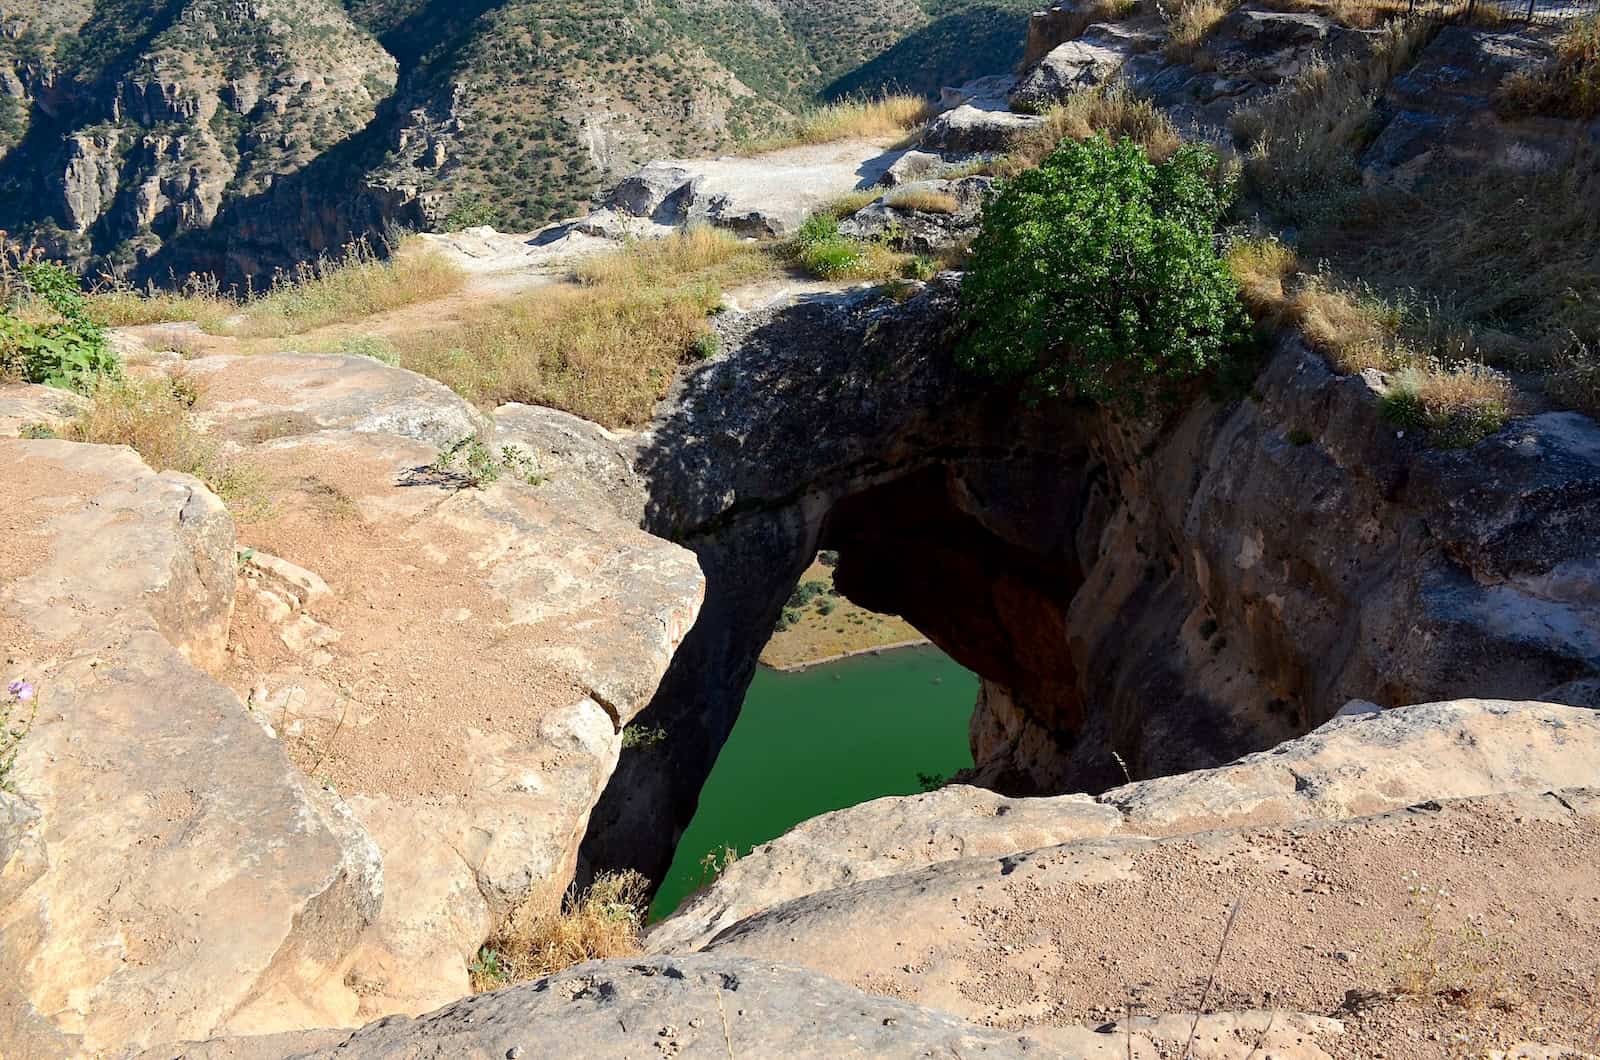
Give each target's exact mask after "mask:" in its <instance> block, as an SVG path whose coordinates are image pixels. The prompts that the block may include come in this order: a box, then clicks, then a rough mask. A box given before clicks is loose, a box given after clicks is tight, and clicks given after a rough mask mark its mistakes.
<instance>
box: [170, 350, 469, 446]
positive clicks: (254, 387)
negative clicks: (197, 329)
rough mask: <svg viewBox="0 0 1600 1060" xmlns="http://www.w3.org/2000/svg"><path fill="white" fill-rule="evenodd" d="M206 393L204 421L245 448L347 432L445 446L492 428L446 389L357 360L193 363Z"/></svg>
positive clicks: (286, 357)
mask: <svg viewBox="0 0 1600 1060" xmlns="http://www.w3.org/2000/svg"><path fill="white" fill-rule="evenodd" d="M185 370H186V372H188V373H189V374H190V375H191V376H192V377H193V378H194V380H195V381H196V384H197V385H198V386H200V387H202V388H204V390H205V401H204V402H203V403H202V404H200V405H199V406H197V413H198V415H199V416H200V418H201V421H202V423H203V424H204V425H206V426H207V427H208V429H209V431H210V432H211V433H212V434H214V435H216V436H218V437H222V438H227V439H229V440H231V441H233V442H236V443H238V444H240V445H245V446H248V445H254V444H259V443H262V442H268V441H271V440H272V439H274V438H282V437H290V436H295V435H303V434H310V433H313V432H315V431H324V430H343V431H352V432H355V433H358V434H389V435H395V436H398V437H402V438H411V439H415V440H417V441H419V442H427V443H431V444H433V445H435V446H445V445H448V444H450V443H451V442H454V441H456V440H458V439H460V438H462V437H465V436H467V435H475V434H478V433H480V432H482V431H484V430H486V429H487V421H486V420H485V419H484V417H483V416H482V415H481V414H480V413H478V412H477V410H475V409H474V408H473V407H472V406H471V405H469V404H467V403H466V402H465V401H462V400H461V399H460V398H459V397H457V396H456V395H455V394H453V393H451V391H450V388H449V387H446V386H445V385H444V384H443V383H439V382H436V381H434V380H432V379H428V378H427V377H425V376H420V375H417V374H416V373H415V372H408V371H406V370H404V369H402V368H391V367H389V366H388V365H386V364H383V363H382V362H380V361H375V360H372V359H371V358H369V357H357V356H353V355H339V354H319V355H315V356H307V355H302V354H270V355H260V356H249V357H238V356H229V355H221V356H215V357H202V358H198V359H195V360H192V361H189V362H187V363H186V368H185Z"/></svg>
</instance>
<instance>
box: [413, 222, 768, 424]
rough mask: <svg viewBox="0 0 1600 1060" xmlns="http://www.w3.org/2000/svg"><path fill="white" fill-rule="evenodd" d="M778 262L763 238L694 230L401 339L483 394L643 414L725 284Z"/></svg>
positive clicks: (449, 377)
mask: <svg viewBox="0 0 1600 1060" xmlns="http://www.w3.org/2000/svg"><path fill="white" fill-rule="evenodd" d="M771 267H772V262H771V259H770V258H769V256H768V255H767V254H766V253H765V252H764V251H763V250H762V249H761V248H759V247H756V246H753V245H751V244H746V243H741V242H739V241H738V240H737V239H735V238H734V237H732V236H730V235H728V234H727V233H725V232H720V231H714V230H711V229H691V230H689V231H688V232H685V233H683V234H681V235H676V236H672V237H670V238H668V239H664V240H659V241H655V242H641V243H637V244H634V245H632V246H630V247H627V248H625V249H623V250H621V251H618V252H616V253H614V254H610V255H607V256H605V257H600V258H594V259H591V260H589V261H587V262H585V263H584V264H583V265H581V266H580V267H579V268H578V269H577V270H576V271H575V275H574V279H575V281H576V282H574V283H571V284H559V285H553V286H549V287H541V288H538V289H535V290H533V291H530V292H528V293H526V294H523V295H518V296H516V297H514V298H509V299H505V300H502V301H497V302H490V303H486V304H483V305H478V306H473V307H469V308H467V309H465V310H463V312H462V314H461V319H460V323H459V325H458V326H454V327H451V328H449V329H446V330H436V331H425V332H420V333H416V334H412V335H407V336H400V337H397V338H396V339H395V349H396V352H397V354H398V357H399V361H400V364H401V365H402V366H403V367H406V368H410V369H412V370H413V371H417V372H421V373H422V374H423V375H428V376H432V377H433V378H435V379H438V380H440V381H441V382H443V383H445V384H446V385H448V386H450V387H451V388H453V389H454V390H456V391H457V392H458V393H460V394H462V395H463V396H465V397H467V398H468V399H469V400H472V401H475V402H477V403H479V404H481V405H486V406H493V405H498V404H500V403H502V402H506V401H520V402H526V403H529V404H537V405H549V406H551V407H554V408H559V409H564V410H566V411H568V412H571V413H574V414H576V415H579V416H583V417H584V418H586V419H590V420H594V421H595V422H597V423H601V424H604V425H605V426H608V427H630V426H637V425H639V424H642V423H644V422H646V421H647V420H648V419H649V418H650V414H651V410H652V409H653V408H654V406H655V403H656V402H657V401H659V400H660V399H661V398H662V397H664V396H665V394H666V391H667V387H668V386H669V385H671V382H672V375H673V372H674V371H675V370H676V369H677V367H678V365H680V364H682V363H683V362H684V361H685V359H686V358H687V357H688V356H689V355H690V354H691V352H692V351H693V350H694V349H695V346H696V343H697V342H700V341H701V340H702V339H703V337H704V336H705V335H706V334H707V330H708V329H707V324H706V319H707V315H708V314H710V313H711V312H712V311H713V310H715V309H716V308H717V306H718V305H720V303H721V300H722V288H723V285H724V284H728V283H733V282H738V281H741V280H746V279H752V278H754V277H755V276H757V275H759V274H760V273H762V272H763V271H765V270H767V269H769V268H771Z"/></svg>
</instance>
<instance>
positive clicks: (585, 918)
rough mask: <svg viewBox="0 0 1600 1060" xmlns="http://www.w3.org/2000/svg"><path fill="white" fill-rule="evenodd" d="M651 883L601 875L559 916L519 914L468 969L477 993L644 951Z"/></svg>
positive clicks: (632, 876)
mask: <svg viewBox="0 0 1600 1060" xmlns="http://www.w3.org/2000/svg"><path fill="white" fill-rule="evenodd" d="M649 889H650V884H649V881H647V880H646V879H645V878H644V877H643V876H641V875H639V874H638V873H637V872H631V871H630V872H616V873H610V872H608V873H602V874H601V875H599V876H597V877H595V881H594V882H593V883H592V884H590V885H589V887H588V889H587V890H585V891H583V892H582V893H578V892H576V891H569V892H568V893H567V896H566V898H565V899H564V900H563V901H562V903H561V908H560V910H559V911H556V912H549V911H543V912H541V911H538V910H531V909H527V908H523V909H518V910H516V911H514V912H513V913H512V914H511V915H510V916H509V917H507V918H506V921H505V923H504V924H502V925H501V926H500V929H499V930H498V931H497V932H496V933H495V935H494V937H493V938H491V939H490V940H489V941H488V942H486V943H485V944H484V945H483V947H482V948H481V949H480V950H479V951H478V956H477V958H476V959H475V960H474V961H473V962H472V964H471V965H470V966H469V969H468V970H469V971H470V973H471V975H472V988H473V989H474V990H480V991H481V990H493V989H495V988H496V987H501V986H505V985H506V984H508V983H518V982H522V981H524V980H527V979H538V978H540V977H541V976H546V975H553V974H554V973H556V972H559V971H561V970H562V969H563V968H570V967H572V966H573V965H574V964H581V963H583V962H584V961H592V960H600V959H603V958H606V957H631V956H633V955H634V954H637V953H638V952H639V932H640V930H641V928H642V926H643V924H644V914H645V908H646V898H647V895H648V893H649Z"/></svg>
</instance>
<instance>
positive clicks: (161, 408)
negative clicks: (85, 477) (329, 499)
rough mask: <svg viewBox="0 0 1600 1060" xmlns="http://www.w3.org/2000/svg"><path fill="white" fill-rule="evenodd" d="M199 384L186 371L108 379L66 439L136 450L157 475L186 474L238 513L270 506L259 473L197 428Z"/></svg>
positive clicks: (64, 434)
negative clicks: (194, 414)
mask: <svg viewBox="0 0 1600 1060" xmlns="http://www.w3.org/2000/svg"><path fill="white" fill-rule="evenodd" d="M200 393H201V391H200V387H199V385H198V384H197V383H196V382H195V381H194V380H193V379H192V378H190V377H189V376H186V375H184V374H183V373H182V372H174V373H173V374H171V375H170V376H161V377H156V378H151V379H116V380H107V381H105V382H103V383H101V384H100V386H99V387H97V388H96V390H95V392H94V394H93V395H91V396H92V400H91V402H90V404H89V407H88V408H87V409H85V410H84V411H83V412H82V413H80V414H79V415H78V417H77V418H76V419H75V420H73V421H72V423H70V424H68V425H67V427H66V428H65V429H64V430H63V432H62V437H64V438H68V439H71V440H72V441H77V442H93V443H96V444H99V445H126V446H130V447H131V448H132V449H133V450H134V451H135V452H137V453H138V454H139V456H140V457H142V458H143V459H144V462H145V463H147V464H149V465H150V466H151V467H152V468H154V469H155V470H156V471H181V472H183V473H184V474H187V475H193V476H195V477H196V478H198V479H200V480H201V481H202V482H204V483H205V484H206V485H207V486H208V487H210V489H211V491H212V492H213V493H215V494H217V496H219V497H221V498H222V500H223V503H225V504H226V505H227V506H228V507H229V508H230V509H231V510H233V511H234V512H235V514H246V515H258V514H260V513H261V512H262V511H263V510H265V507H266V500H265V496H264V491H263V479H262V476H261V474H260V473H259V471H258V470H256V469H255V468H254V467H252V466H251V465H250V464H248V463H246V462H244V461H241V460H239V459H237V458H233V457H228V456H225V455H224V454H223V453H222V452H221V451H220V450H219V449H218V447H217V446H216V445H215V444H213V443H212V442H211V441H209V440H208V439H207V438H205V436H203V435H202V434H200V433H199V431H197V430H196V429H195V427H194V424H193V420H192V416H191V414H190V409H192V408H193V407H194V404H195V402H196V401H197V400H198V399H199V397H200Z"/></svg>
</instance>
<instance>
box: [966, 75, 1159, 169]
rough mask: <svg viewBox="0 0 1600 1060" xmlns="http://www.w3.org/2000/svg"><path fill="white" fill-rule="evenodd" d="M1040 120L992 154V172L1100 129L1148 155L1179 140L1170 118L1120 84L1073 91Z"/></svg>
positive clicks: (1036, 158)
mask: <svg viewBox="0 0 1600 1060" xmlns="http://www.w3.org/2000/svg"><path fill="white" fill-rule="evenodd" d="M1044 117H1045V120H1044V121H1043V122H1042V123H1040V124H1039V125H1036V126H1034V127H1033V128H1032V129H1029V130H1028V131H1027V132H1026V133H1024V134H1023V135H1022V136H1020V137H1018V138H1017V140H1016V141H1015V142H1014V143H1013V144H1012V148H1011V151H1010V153H1009V154H1007V155H1006V156H1005V157H1003V158H999V159H996V160H995V162H994V164H993V165H992V166H991V167H990V171H991V172H992V173H993V174H994V175H995V176H997V177H1014V176H1016V175H1017V174H1018V173H1021V172H1023V171H1025V170H1029V169H1033V168H1034V167H1035V166H1037V165H1038V164H1039V163H1040V162H1043V161H1044V160H1045V158H1047V157H1048V156H1049V155H1050V152H1052V151H1054V150H1055V149H1056V146H1057V145H1058V144H1060V143H1061V141H1062V140H1064V139H1071V140H1087V139H1088V138H1089V137H1091V136H1093V135H1095V134H1096V133H1104V134H1105V135H1106V136H1108V137H1109V138H1110V139H1112V140H1113V141H1115V140H1122V139H1129V140H1132V141H1134V142H1135V143H1137V144H1139V146H1141V147H1143V148H1144V149H1145V153H1146V154H1148V155H1149V156H1150V158H1151V160H1152V161H1155V162H1160V161H1163V160H1164V159H1166V158H1169V157H1171V155H1172V153H1173V152H1175V151H1176V150H1177V149H1178V148H1179V147H1181V146H1182V145H1183V141H1182V139H1181V138H1180V137H1179V136H1178V130H1177V129H1176V128H1175V127H1174V126H1173V124H1172V121H1171V120H1170V119H1169V118H1168V117H1167V116H1166V115H1165V114H1163V113H1161V111H1159V110H1157V109H1156V108H1155V107H1154V106H1153V105H1152V104H1151V103H1150V102H1149V101H1148V100H1143V99H1140V98H1138V97H1137V96H1134V95H1133V94H1132V93H1130V92H1128V91H1126V90H1125V89H1122V88H1120V87H1112V88H1110V89H1105V90H1097V91H1093V92H1079V93H1076V94H1075V95H1073V96H1071V97H1070V98H1069V99H1068V100H1067V102H1065V103H1063V104H1062V105H1060V106H1058V107H1052V108H1051V109H1050V110H1048V111H1046V112H1045V114H1044Z"/></svg>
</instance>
